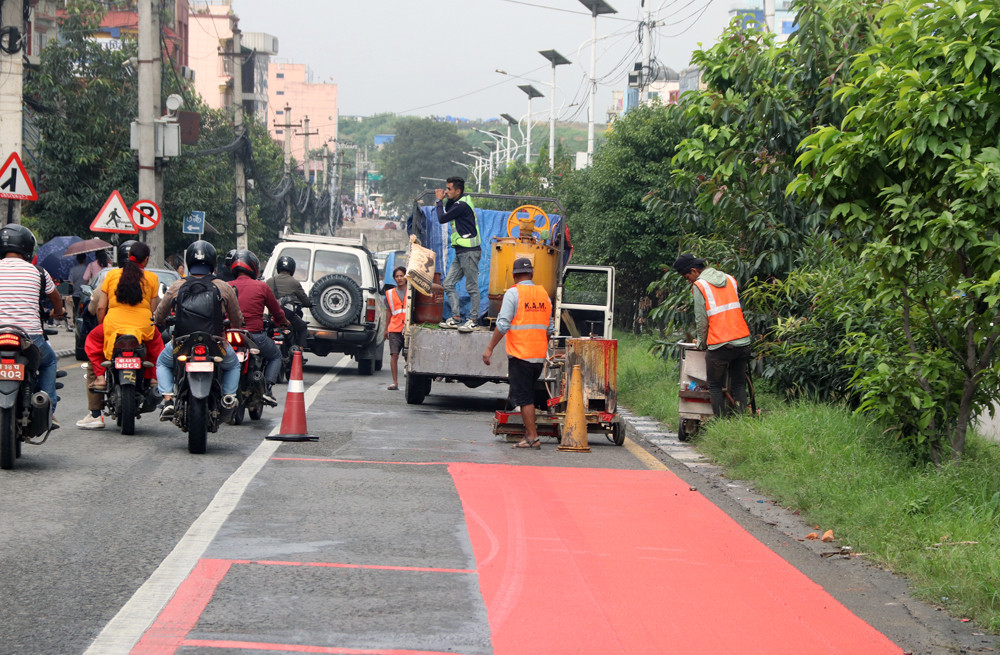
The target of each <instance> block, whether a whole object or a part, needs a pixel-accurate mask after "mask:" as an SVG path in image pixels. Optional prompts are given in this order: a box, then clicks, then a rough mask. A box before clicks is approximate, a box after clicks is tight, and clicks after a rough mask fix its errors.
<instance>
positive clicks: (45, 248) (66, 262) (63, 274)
mask: <svg viewBox="0 0 1000 655" xmlns="http://www.w3.org/2000/svg"><path fill="white" fill-rule="evenodd" d="M77 241H83V239H81V238H80V237H52V238H51V239H49V240H48V241H46V242H45V243H43V244H42V245H41V246H39V247H38V253H37V254H38V264H39V265H40V266H41V267H42V268H44V269H45V270H46V271H48V272H49V275H51V276H52V277H54V278H57V279H60V280H65V279H68V278H69V269H71V268H73V265H74V264H75V263H76V262H75V260H73V259H69V258H66V259H63V256H62V255H63V253H64V252H66V249H67V248H69V247H70V246H71V245H72V244H74V243H76V242H77Z"/></svg>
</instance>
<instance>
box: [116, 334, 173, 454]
mask: <svg viewBox="0 0 1000 655" xmlns="http://www.w3.org/2000/svg"><path fill="white" fill-rule="evenodd" d="M145 356H146V346H144V345H143V344H142V342H141V341H140V340H139V339H138V337H135V336H133V335H131V334H121V335H118V338H116V339H115V347H114V350H113V351H112V356H111V361H108V362H104V363H103V364H102V365H103V366H104V380H105V392H104V404H105V406H106V407H107V408H108V414H110V415H111V416H112V417H113V418H114V419H115V421H116V422H117V424H118V427H120V428H121V429H122V434H135V420H136V418H138V417H139V415H140V414H145V413H147V412H151V411H153V410H154V409H156V406H157V404H159V402H160V393H159V390H157V388H156V387H155V386H153V385H152V384H150V380H147V379H146V376H145V375H144V369H147V368H152V367H154V366H155V364H154V363H153V362H149V361H146V360H145V359H144V358H145Z"/></svg>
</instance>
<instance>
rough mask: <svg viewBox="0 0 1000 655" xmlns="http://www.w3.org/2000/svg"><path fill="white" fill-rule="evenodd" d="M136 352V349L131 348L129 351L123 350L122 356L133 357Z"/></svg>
mask: <svg viewBox="0 0 1000 655" xmlns="http://www.w3.org/2000/svg"><path fill="white" fill-rule="evenodd" d="M134 353H135V351H132V350H129V351H128V352H123V353H122V357H132V356H134Z"/></svg>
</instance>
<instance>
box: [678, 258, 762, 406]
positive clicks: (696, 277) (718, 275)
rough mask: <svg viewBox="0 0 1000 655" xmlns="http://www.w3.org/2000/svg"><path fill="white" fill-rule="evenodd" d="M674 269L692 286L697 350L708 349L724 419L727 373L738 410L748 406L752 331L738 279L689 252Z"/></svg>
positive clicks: (716, 402) (713, 389) (713, 390)
mask: <svg viewBox="0 0 1000 655" xmlns="http://www.w3.org/2000/svg"><path fill="white" fill-rule="evenodd" d="M674 270H675V271H677V272H678V273H679V274H680V275H681V276H682V277H683V278H684V279H685V280H687V281H688V282H690V283H691V294H692V296H693V303H694V317H695V325H696V328H697V333H698V344H697V345H698V350H706V349H707V351H708V352H706V353H705V368H706V375H707V376H708V391H709V393H710V394H711V397H712V413H713V414H715V415H716V416H720V417H721V416H725V415H727V414H729V413H730V412H731V411H732V410H731V409H730V408H729V407H728V406H727V405H726V396H725V392H726V389H725V385H726V374H727V373H728V374H729V389H728V391H729V395H730V396H731V397H732V400H733V403H734V405H735V411H736V412H738V413H742V412H744V411H745V409H746V406H747V379H746V375H747V365H748V364H749V363H750V328H749V327H747V322H746V319H745V318H743V307H742V306H741V305H740V298H739V294H738V288H737V285H736V278H734V277H733V276H732V275H728V274H726V273H723V272H722V271H719V270H716V269H714V268H706V267H705V260H704V259H699V258H697V257H695V256H694V255H692V254H691V253H689V252H686V253H684V254H682V255H681V256H680V257H678V258H677V261H675V262H674Z"/></svg>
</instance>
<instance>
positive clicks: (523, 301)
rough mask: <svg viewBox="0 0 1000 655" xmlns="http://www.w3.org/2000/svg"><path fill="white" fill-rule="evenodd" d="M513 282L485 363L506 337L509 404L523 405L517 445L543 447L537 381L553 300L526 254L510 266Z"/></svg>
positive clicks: (545, 345)
mask: <svg viewBox="0 0 1000 655" xmlns="http://www.w3.org/2000/svg"><path fill="white" fill-rule="evenodd" d="M511 272H512V273H513V275H514V286H512V287H511V288H509V289H507V291H506V293H504V295H503V303H502V304H501V306H500V313H499V314H497V327H496V329H495V330H494V331H493V336H492V337H491V338H490V345H488V346H487V347H486V350H485V351H483V363H484V364H486V365H487V366H489V365H490V358H491V357H492V356H493V349H494V348H496V347H497V344H499V343H500V340H501V339H503V338H504V336H505V335H506V337H507V346H506V347H507V378H508V381H509V382H510V396H509V398H510V404H511V405H513V406H515V407H520V408H521V417H522V418H523V420H524V439H523V440H521V441H520V442H518V443H516V444H514V446H513V447H514V448H534V449H535V450H538V449H539V448H541V442H540V441H539V440H538V430H537V428H536V426H535V382H537V381H538V378H539V377H541V375H542V369H543V368H544V367H545V357H546V355H547V354H548V350H549V335H550V334H551V333H552V332H554V326H553V323H552V301H551V299H550V298H549V294H548V292H547V291H546V290H545V288H544V287H540V286H537V285H535V284H534V282H532V281H531V278H532V276H533V274H534V267H533V266H532V264H531V260H530V259H528V258H527V257H519V258H518V259H515V260H514V265H513V267H512V269H511Z"/></svg>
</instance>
